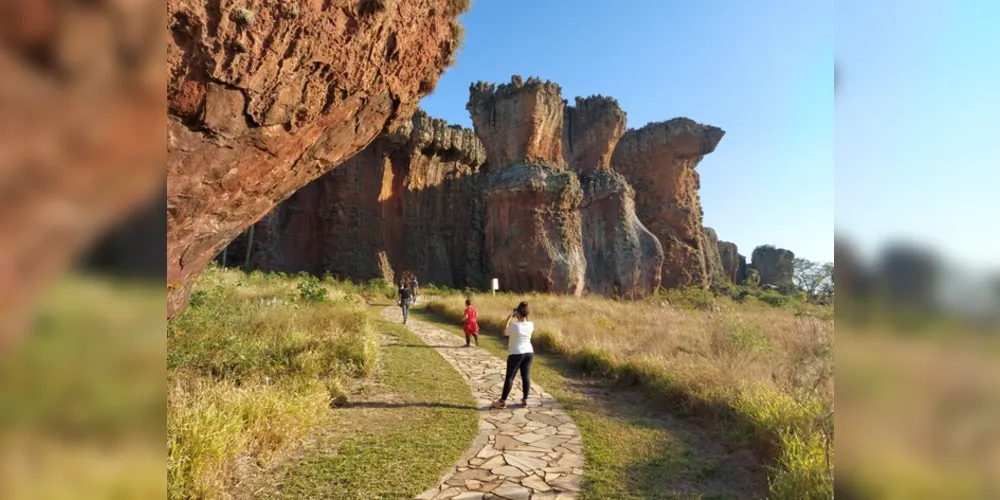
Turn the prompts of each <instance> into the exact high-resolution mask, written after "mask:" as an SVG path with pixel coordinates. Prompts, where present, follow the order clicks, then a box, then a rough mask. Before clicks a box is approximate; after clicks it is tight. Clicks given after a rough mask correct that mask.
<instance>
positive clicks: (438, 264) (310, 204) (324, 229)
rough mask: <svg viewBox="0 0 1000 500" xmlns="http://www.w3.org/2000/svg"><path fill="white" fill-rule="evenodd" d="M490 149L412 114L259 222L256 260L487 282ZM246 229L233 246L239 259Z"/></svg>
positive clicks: (463, 132)
mask: <svg viewBox="0 0 1000 500" xmlns="http://www.w3.org/2000/svg"><path fill="white" fill-rule="evenodd" d="M485 160H486V150H485V149H484V148H483V146H482V144H481V143H480V142H479V139H478V138H476V136H475V134H474V133H473V132H472V130H469V129H464V128H462V127H455V126H448V125H447V124H446V123H445V122H444V120H435V119H432V118H431V117H429V116H427V114H425V113H423V112H422V111H417V113H415V114H414V116H413V118H412V120H410V121H407V122H406V123H404V124H403V126H400V127H398V128H397V129H395V130H393V132H391V133H389V134H386V135H384V136H383V137H381V138H379V139H378V140H376V141H375V142H373V143H372V144H371V145H370V146H369V147H367V148H365V149H364V150H363V151H362V152H361V153H359V154H358V155H357V156H355V157H354V158H352V159H351V160H349V161H347V162H346V163H344V164H343V165H341V166H339V167H337V168H336V169H334V170H332V171H331V172H328V173H326V174H324V175H323V176H321V177H320V178H319V179H317V180H315V181H313V182H311V183H309V184H307V185H306V186H305V187H303V188H302V189H300V190H299V191H297V192H296V193H295V194H293V195H292V197H291V198H289V199H288V200H286V201H284V202H282V203H281V204H279V205H278V206H277V207H276V208H275V210H274V211H272V212H271V213H270V214H268V215H267V216H266V217H264V218H263V219H262V220H261V221H260V222H258V223H257V224H256V225H255V226H254V228H255V231H254V242H253V248H252V251H251V254H250V255H251V257H250V259H251V267H253V268H257V269H263V270H268V271H284V272H290V273H291V272H299V271H306V272H309V273H312V274H315V275H322V274H325V273H327V272H329V273H331V274H332V275H334V276H339V277H349V278H356V279H364V280H368V279H372V278H382V279H385V280H386V281H389V282H394V281H395V280H396V278H398V276H399V275H400V274H402V272H404V271H411V272H414V273H416V274H417V276H419V277H420V279H421V280H422V281H424V282H425V283H430V282H433V283H440V284H448V285H452V286H471V285H474V286H478V287H485V286H486V280H487V279H488V278H487V277H486V274H487V273H486V270H485V266H486V264H485V258H484V255H483V248H484V245H485V242H484V236H483V235H484V233H483V223H482V207H481V205H480V204H481V200H480V192H481V190H482V180H483V178H482V177H481V176H478V175H475V174H476V173H478V172H479V169H480V167H481V166H482V164H483V163H484V162H485ZM247 239H248V234H246V233H244V234H243V235H241V236H240V237H239V238H237V239H236V240H235V241H234V242H233V244H232V245H230V246H229V250H228V255H227V259H232V258H233V255H234V254H235V256H236V259H238V260H236V261H233V260H230V261H229V262H230V265H235V264H237V263H238V262H240V263H241V262H243V261H242V260H241V259H243V258H244V256H245V255H246V243H247Z"/></svg>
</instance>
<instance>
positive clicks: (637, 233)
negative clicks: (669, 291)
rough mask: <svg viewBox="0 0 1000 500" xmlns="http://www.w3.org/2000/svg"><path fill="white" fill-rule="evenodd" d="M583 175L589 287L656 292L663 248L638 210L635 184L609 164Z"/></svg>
mask: <svg viewBox="0 0 1000 500" xmlns="http://www.w3.org/2000/svg"><path fill="white" fill-rule="evenodd" d="M579 178H580V186H581V188H582V189H583V193H584V195H583V201H582V202H581V203H580V215H581V227H582V231H583V250H584V256H585V257H586V260H587V281H586V285H587V290H588V291H589V292H591V293H598V294H601V295H605V296H613V297H624V298H632V299H636V298H641V297H645V296H647V295H649V294H651V293H653V292H655V291H656V290H657V289H658V288H659V286H660V270H661V267H662V266H663V248H662V247H661V246H660V242H659V240H657V239H656V237H655V236H653V233H651V232H649V230H647V229H646V227H645V226H643V225H642V222H640V221H639V218H638V217H637V216H636V215H635V202H634V201H633V199H634V192H633V191H632V188H631V187H630V186H629V185H628V182H626V181H625V178H624V177H622V176H621V174H618V173H616V172H612V171H610V170H594V171H591V172H585V173H581V174H580V175H579Z"/></svg>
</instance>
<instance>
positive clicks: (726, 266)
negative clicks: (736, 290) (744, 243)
mask: <svg viewBox="0 0 1000 500" xmlns="http://www.w3.org/2000/svg"><path fill="white" fill-rule="evenodd" d="M719 259H720V260H721V261H722V272H723V275H724V276H725V278H726V279H728V280H729V281H730V282H731V283H734V284H737V285H742V284H743V280H745V279H746V277H747V258H746V257H744V256H743V255H740V252H739V248H737V246H736V243H730V242H728V241H720V242H719Z"/></svg>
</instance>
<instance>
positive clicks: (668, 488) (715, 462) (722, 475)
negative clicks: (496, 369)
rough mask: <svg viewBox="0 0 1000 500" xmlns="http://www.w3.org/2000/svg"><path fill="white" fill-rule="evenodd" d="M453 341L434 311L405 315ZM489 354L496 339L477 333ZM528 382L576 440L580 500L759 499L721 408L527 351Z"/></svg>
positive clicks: (755, 472)
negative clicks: (566, 419) (575, 430)
mask: <svg viewBox="0 0 1000 500" xmlns="http://www.w3.org/2000/svg"><path fill="white" fill-rule="evenodd" d="M411 314H412V315H413V316H414V317H415V318H416V319H420V320H424V321H427V322H429V323H431V324H434V325H435V326H437V327H439V328H442V329H444V330H446V331H449V332H450V333H452V334H454V335H456V336H460V335H461V333H460V330H459V329H458V327H455V326H452V324H451V323H452V322H451V321H449V319H448V318H442V317H441V316H438V315H437V314H436V313H435V312H434V311H432V310H429V309H421V310H417V311H411ZM480 342H482V343H483V346H484V347H487V346H490V345H492V346H493V349H492V350H491V352H493V353H494V354H496V352H494V351H498V350H499V349H500V348H502V346H503V345H504V342H503V339H502V337H501V336H500V335H497V334H489V333H485V332H484V333H481V334H480ZM532 372H533V375H535V377H532V378H533V379H534V378H537V379H538V382H539V383H540V384H541V385H542V386H544V387H545V389H546V390H547V391H549V392H550V393H552V394H553V395H554V396H556V398H557V399H558V400H559V402H560V403H561V404H562V405H563V407H564V408H566V410H567V411H568V412H569V413H570V414H571V416H572V417H573V418H574V420H575V421H576V424H577V425H578V426H579V427H580V429H581V432H582V433H583V434H584V435H583V439H584V443H586V445H585V447H584V453H585V455H586V459H587V466H586V467H585V468H584V470H585V473H584V484H583V489H584V492H583V493H584V495H583V497H584V498H609V497H615V496H619V495H624V496H625V497H628V498H650V499H652V498H670V499H679V498H692V499H694V498H701V499H710V498H733V499H744V498H745V499H755V498H762V497H763V496H764V495H766V492H767V479H766V475H765V470H764V468H763V467H762V466H761V463H760V460H759V458H758V457H756V456H754V455H753V454H752V453H749V452H748V450H747V449H746V447H745V446H746V445H745V444H741V443H739V442H737V441H734V440H733V439H732V436H727V435H726V426H725V425H724V424H723V422H726V421H727V418H726V417H727V416H728V415H726V414H727V413H730V412H731V409H730V408H728V407H721V406H720V407H719V408H704V407H699V408H692V407H691V405H690V402H689V401H684V400H682V399H683V398H678V397H677V396H676V395H667V394H664V393H663V392H661V391H653V390H650V389H649V388H644V387H639V386H636V385H635V384H631V383H629V382H628V381H621V380H614V379H610V378H607V377H603V376H599V375H596V374H593V373H590V372H587V371H585V370H584V369H583V368H582V367H580V366H578V365H577V364H575V363H574V362H573V361H572V360H569V359H567V358H565V357H562V356H560V355H559V354H557V353H553V352H551V351H548V350H547V349H545V348H544V347H543V346H541V345H536V346H535V365H534V366H533V369H532Z"/></svg>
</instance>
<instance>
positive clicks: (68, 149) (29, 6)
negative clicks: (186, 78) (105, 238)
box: [0, 1, 167, 354]
mask: <svg viewBox="0 0 1000 500" xmlns="http://www.w3.org/2000/svg"><path fill="white" fill-rule="evenodd" d="M163 24H164V15H163V8H162V6H159V5H156V4H155V3H153V2H51V1H37V2H5V3H4V6H3V15H2V16H0V34H2V36H3V43H2V44H0V74H2V75H3V77H2V78H3V85H0V102H2V103H3V104H2V108H3V112H2V113H0V165H2V167H0V186H2V190H3V196H2V197H0V239H2V241H3V245H0V297H2V299H0V354H2V353H4V352H5V350H6V348H8V347H9V346H12V345H13V344H14V341H15V340H16V339H20V338H21V336H22V335H23V334H24V332H26V331H27V326H28V325H29V322H30V319H31V312H32V310H33V308H34V306H35V304H36V303H37V298H38V297H39V295H40V294H41V293H43V292H44V291H45V289H46V288H47V287H48V285H49V284H50V283H51V282H52V280H53V279H55V278H56V277H57V276H59V275H60V274H61V272H62V271H63V270H64V269H66V268H67V267H68V266H69V265H71V263H72V262H73V260H74V258H75V257H77V256H78V254H79V253H80V252H81V251H83V250H84V249H86V248H87V247H88V246H89V245H90V244H91V243H92V242H93V241H94V240H95V239H97V238H98V237H100V236H101V235H102V234H103V233H104V232H105V231H107V230H108V229H110V228H111V227H112V226H114V225H115V224H116V223H118V222H120V221H122V220H124V219H125V218H127V217H128V216H129V215H131V214H132V213H134V212H135V211H136V210H138V209H140V208H141V207H142V205H143V204H145V203H148V202H150V201H151V200H152V199H153V198H155V197H156V195H157V191H158V190H159V189H162V186H163V157H164V151H163V138H164V137H165V134H166V130H165V129H166V127H165V123H164V120H163V115H164V112H165V109H164V108H165V105H164V103H165V101H166V99H165V87H164V85H163V82H164V80H165V79H166V76H167V75H166V70H165V67H164V65H163V62H162V58H163V49H164V45H165V42H166V39H165V33H164V30H163V29H162V26H163ZM161 265H162V264H161Z"/></svg>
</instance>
